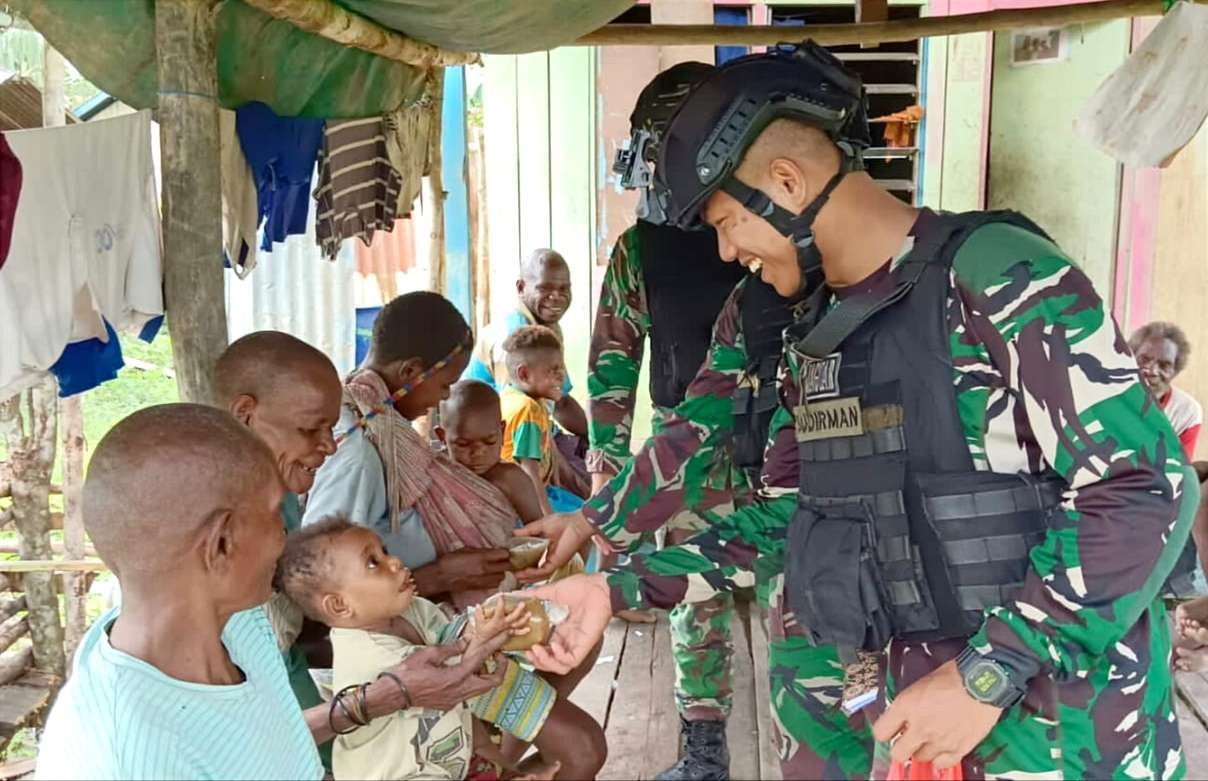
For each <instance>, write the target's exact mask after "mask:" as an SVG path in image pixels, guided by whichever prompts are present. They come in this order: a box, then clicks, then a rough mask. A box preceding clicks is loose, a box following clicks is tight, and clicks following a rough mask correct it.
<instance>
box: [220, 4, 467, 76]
mask: <svg viewBox="0 0 1208 781" xmlns="http://www.w3.org/2000/svg"><path fill="white" fill-rule="evenodd" d="M244 2H245V3H247V4H248V5H250V6H252V7H253V8H259V9H260V10H261V11H264V12H265V13H266V14H268V15H269V16H271V17H273V18H274V19H280V20H282V21H285V22H289V23H290V24H292V25H293V26H294V27H297V28H298V29H299V30H305V31H306V32H308V33H312V34H314V35H318V36H319V37H321V38H326V39H327V40H329V41H334V42H335V43H338V44H340V45H341V46H350V47H352V48H354V49H360V50H361V51H366V52H369V53H370V54H376V55H377V56H379V57H384V58H386V59H388V60H395V61H397V62H401V63H404V64H406V65H414V66H415V67H417V68H425V69H430V68H437V67H441V66H444V65H477V64H479V63H481V62H482V59H481V58H480V57H479V56H478V53H477V52H455V51H449V50H447V49H442V48H440V47H438V46H433V45H432V44H430V43H424V42H423V41H417V40H415V39H414V38H408V37H407V36H405V35H403V34H402V33H398V32H395V31H394V30H389V29H387V28H385V27H382V26H381V25H380V24H378V23H377V22H374V21H372V20H370V19H367V18H365V17H364V16H361V15H360V14H355V13H352V12H351V11H348V10H345V9H344V8H341V7H340V6H338V5H336V4H335V3H333V2H331V0H244Z"/></svg>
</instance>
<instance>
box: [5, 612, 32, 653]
mask: <svg viewBox="0 0 1208 781" xmlns="http://www.w3.org/2000/svg"><path fill="white" fill-rule="evenodd" d="M28 634H29V620H28V619H26V618H25V616H10V617H9V619H8V620H7V621H5V622H4V623H2V624H0V653H3V652H5V651H7V650H8V649H9V648H11V647H12V644H13V643H15V642H17V640H19V639H21V638H22V637H25V636H26V635H28Z"/></svg>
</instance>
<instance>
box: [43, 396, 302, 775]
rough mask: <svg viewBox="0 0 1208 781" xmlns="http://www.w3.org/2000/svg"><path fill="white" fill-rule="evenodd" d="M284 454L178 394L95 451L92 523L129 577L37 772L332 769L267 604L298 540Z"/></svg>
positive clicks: (53, 721)
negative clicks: (289, 522) (284, 504)
mask: <svg viewBox="0 0 1208 781" xmlns="http://www.w3.org/2000/svg"><path fill="white" fill-rule="evenodd" d="M284 495H285V488H284V486H283V485H282V483H281V477H280V475H279V474H278V471H277V469H276V466H275V465H274V464H273V458H272V454H271V453H270V452H269V450H268V448H267V447H266V446H265V445H264V443H263V442H261V441H260V439H259V438H257V437H256V435H255V434H253V433H252V432H250V431H248V430H247V429H245V428H244V427H242V426H240V425H239V423H238V422H237V421H235V420H234V419H233V418H232V417H231V416H230V415H228V414H227V413H225V412H222V411H220V410H216V409H212V408H210V407H202V406H198V405H193V404H171V405H164V406H159V407H152V408H150V409H144V410H141V411H139V412H136V413H134V414H133V415H131V416H130V417H128V418H126V419H125V420H123V421H122V422H120V423H118V424H117V425H116V426H115V427H114V428H113V430H112V431H110V432H109V434H107V435H106V436H105V438H104V439H102V440H101V443H100V444H99V445H98V446H97V448H96V451H95V452H94V453H93V456H92V462H91V464H90V466H89V469H88V477H87V479H86V480H85V483H84V497H83V503H84V524H85V527H86V528H87V530H88V534H89V536H90V537H91V538H92V542H93V544H94V545H95V546H96V549H97V552H98V553H99V554H100V556H101V558H102V559H103V560H104V561H105V563H106V564H108V565H109V567H111V568H112V569H113V572H114V573H115V574H116V575H117V577H118V582H119V584H120V585H121V592H122V605H121V606H120V607H118V608H114V609H113V610H111V611H109V612H108V613H106V614H105V615H103V616H101V618H100V619H99V620H98V621H97V622H96V623H94V624H93V625H92V628H91V629H89V631H88V633H87V634H86V635H85V637H84V639H83V641H82V642H81V643H80V647H79V651H78V652H77V655H76V660H75V667H74V670H73V673H72V676H71V680H70V681H68V683H67V685H66V686H65V687H64V688H63V690H62V692H61V693H60V694H59V697H58V700H57V701H56V702H55V705H54V708H53V709H52V710H51V713H50V718H49V719H48V720H47V724H46V731H45V733H44V734H43V737H42V743H41V746H40V755H39V759H38V776H39V777H40V778H312V779H317V778H322V777H323V767H322V765H321V764H320V763H319V754H318V752H317V751H316V749H315V739H314V737H312V735H311V733H310V731H309V730H308V729H307V726H306V721H305V720H304V719H303V717H302V711H301V710H300V709H299V708H298V704H297V701H296V700H295V699H294V694H293V692H292V691H291V690H290V687H289V680H288V679H287V678H286V675H285V668H284V666H283V665H282V663H281V655H280V653H278V651H277V644H276V641H275V639H274V637H273V632H272V629H271V628H270V627H269V623H268V619H267V618H266V617H265V614H264V611H263V610H262V609H261V608H260V607H258V606H259V605H261V604H262V603H263V602H264V601H265V600H266V599H268V597H269V593H270V588H271V584H272V577H273V570H274V567H275V566H276V563H277V557H278V556H279V555H280V553H281V549H282V546H283V545H284V541H285V530H284V529H283V528H282V526H281V516H280V507H281V499H282V497H283V496H284Z"/></svg>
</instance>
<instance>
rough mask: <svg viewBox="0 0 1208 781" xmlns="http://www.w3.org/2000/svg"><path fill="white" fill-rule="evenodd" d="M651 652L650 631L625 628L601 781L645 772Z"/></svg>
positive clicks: (633, 626)
mask: <svg viewBox="0 0 1208 781" xmlns="http://www.w3.org/2000/svg"><path fill="white" fill-rule="evenodd" d="M653 652H654V627H653V626H651V625H650V624H629V625H628V626H627V632H626V636H625V650H624V654H623V655H622V657H621V670H620V673H619V674H618V675H617V686H616V690H615V691H614V692H613V698H612V707H610V708H609V710H608V722H607V723H606V724H605V726H604V735H605V737H606V738H607V739H608V761H607V762H605V763H604V767H603V768H602V769H601V770H600V774H599V778H601V779H637V778H641V777H642V772H643V771H644V770H645V765H646V758H645V753H646V733H647V731H648V727H649V725H648V719H649V718H650V695H651V692H650V669H651V663H652V661H653V656H654V654H653Z"/></svg>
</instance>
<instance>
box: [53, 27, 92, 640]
mask: <svg viewBox="0 0 1208 781" xmlns="http://www.w3.org/2000/svg"><path fill="white" fill-rule="evenodd" d="M66 72H67V64H66V61H65V60H64V59H63V55H61V54H59V53H58V52H57V51H56V50H55V49H54V47H52V46H51V45H50V44H49V43H45V44H44V48H43V53H42V124H43V125H44V126H46V127H58V126H60V125H63V124H66V122H67V117H66V114H67V93H66V92H65V91H64V80H65V76H66ZM59 427H60V428H62V430H63V542H64V544H65V546H66V549H67V558H69V559H82V558H84V518H83V516H82V515H81V514H80V492H81V490H82V489H83V487H84V446H85V444H84V409H83V404H82V403H81V397H80V396H78V395H76V396H70V397H68V398H66V399H60V400H59ZM64 583H65V585H66V591H67V617H66V618H67V620H66V628H65V629H66V632H65V637H66V640H65V643H64V653H65V654H66V658H68V659H70V658H71V657H72V656H73V655H74V654H75V649H76V646H77V645H79V644H80V638H82V637H83V636H84V630H85V629H86V628H87V625H88V619H87V616H86V611H85V609H84V604H85V593H86V590H85V589H83V586H84V583H85V580H84V576H83V575H80V574H78V573H74V574H71V575H68V576H66V579H65V580H64Z"/></svg>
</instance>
